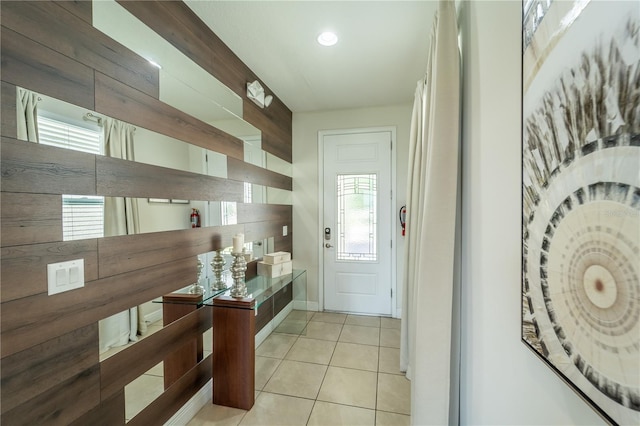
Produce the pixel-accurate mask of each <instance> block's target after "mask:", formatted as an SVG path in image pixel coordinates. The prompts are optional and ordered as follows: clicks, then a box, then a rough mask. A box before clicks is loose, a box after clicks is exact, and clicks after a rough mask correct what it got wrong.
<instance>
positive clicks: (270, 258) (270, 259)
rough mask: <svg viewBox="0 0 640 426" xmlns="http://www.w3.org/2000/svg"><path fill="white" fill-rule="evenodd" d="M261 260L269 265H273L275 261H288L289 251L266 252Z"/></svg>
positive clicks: (289, 259) (289, 258)
mask: <svg viewBox="0 0 640 426" xmlns="http://www.w3.org/2000/svg"><path fill="white" fill-rule="evenodd" d="M262 261H263V262H264V263H268V264H270V265H275V264H277V263H282V262H290V261H291V253H289V252H288V251H276V252H273V253H267V254H265V255H264V256H263V259H262ZM289 272H291V271H289Z"/></svg>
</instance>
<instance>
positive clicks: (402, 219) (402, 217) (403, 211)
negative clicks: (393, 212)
mask: <svg viewBox="0 0 640 426" xmlns="http://www.w3.org/2000/svg"><path fill="white" fill-rule="evenodd" d="M406 222H407V206H402V207H400V226H402V236H403V237H404V234H405V224H406Z"/></svg>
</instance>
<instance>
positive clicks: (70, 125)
mask: <svg viewBox="0 0 640 426" xmlns="http://www.w3.org/2000/svg"><path fill="white" fill-rule="evenodd" d="M17 90H18V91H21V90H24V89H22V88H17ZM34 96H36V98H37V99H38V100H37V105H36V107H35V110H36V115H35V117H34V119H35V120H36V122H37V128H38V139H39V142H40V143H43V144H47V145H53V146H57V147H60V148H66V149H74V150H79V151H83V152H88V153H92V154H99V155H105V152H104V144H105V142H104V128H103V127H102V124H103V123H104V122H105V120H106V119H107V118H109V117H107V116H104V115H102V114H98V113H96V112H94V111H87V110H86V109H84V108H81V107H78V106H76V105H72V104H69V103H67V102H64V101H60V100H58V99H55V98H52V97H49V96H46V95H41V94H34ZM23 125H24V124H23ZM242 127H243V126H242V125H240V126H237V128H242ZM132 138H133V140H134V142H133V146H134V148H133V155H132V157H133V160H132V161H136V162H139V163H145V164H150V165H154V166H161V167H168V168H171V169H176V170H182V171H186V172H192V173H200V174H205V175H208V176H215V177H220V178H224V179H226V178H227V156H226V155H224V154H220V153H219V152H215V151H210V150H206V149H204V148H201V147H198V146H195V145H191V144H188V143H186V142H183V141H180V140H178V139H175V138H172V137H169V136H165V135H162V134H160V133H156V132H153V131H150V130H147V129H144V128H141V127H135V126H134V131H133V135H132ZM247 139H248V140H252V139H251V138H250V137H247ZM245 161H246V162H248V163H251V164H254V165H257V166H259V167H264V168H266V169H268V170H271V171H274V172H276V173H280V174H283V175H286V176H289V177H291V164H290V163H288V162H286V161H284V160H282V159H280V158H278V157H275V156H273V155H271V154H269V153H266V152H265V151H263V150H262V149H260V136H259V134H258V135H257V136H256V137H255V138H254V139H253V142H245Z"/></svg>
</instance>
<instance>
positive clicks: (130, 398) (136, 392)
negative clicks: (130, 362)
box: [124, 328, 213, 422]
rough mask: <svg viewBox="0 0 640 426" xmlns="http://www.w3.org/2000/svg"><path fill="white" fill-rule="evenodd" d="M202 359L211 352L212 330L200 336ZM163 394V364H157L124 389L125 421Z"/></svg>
mask: <svg viewBox="0 0 640 426" xmlns="http://www.w3.org/2000/svg"><path fill="white" fill-rule="evenodd" d="M202 349H203V350H202V357H203V359H206V358H207V357H208V356H209V355H210V354H211V352H213V329H212V328H210V329H209V330H207V331H205V332H204V333H203V335H202ZM163 392H164V363H163V362H159V363H158V364H156V365H154V366H153V367H152V368H150V369H149V370H148V371H146V372H145V373H144V374H142V375H141V376H140V377H138V378H137V379H135V380H133V381H132V382H130V383H129V384H128V385H127V386H125V387H124V399H125V421H126V422H129V421H130V420H131V419H132V418H133V417H135V416H136V415H137V414H138V413H140V412H141V411H142V410H144V409H145V408H146V407H147V406H148V405H149V404H151V403H152V402H153V401H154V400H155V399H156V398H158V397H159V396H160V395H162V393H163Z"/></svg>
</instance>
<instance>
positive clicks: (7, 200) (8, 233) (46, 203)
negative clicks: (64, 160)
mask: <svg viewBox="0 0 640 426" xmlns="http://www.w3.org/2000/svg"><path fill="white" fill-rule="evenodd" d="M3 189H4V179H3ZM0 203H1V205H0V230H1V232H2V240H1V241H0V243H1V244H2V247H8V246H15V245H21V244H38V243H48V242H53V241H62V197H60V196H59V195H48V194H20V193H12V192H2V193H1V194H0Z"/></svg>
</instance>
